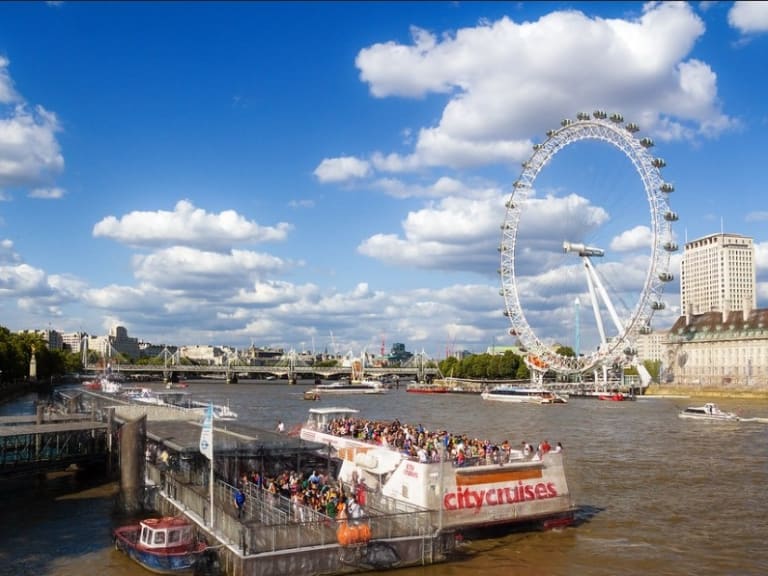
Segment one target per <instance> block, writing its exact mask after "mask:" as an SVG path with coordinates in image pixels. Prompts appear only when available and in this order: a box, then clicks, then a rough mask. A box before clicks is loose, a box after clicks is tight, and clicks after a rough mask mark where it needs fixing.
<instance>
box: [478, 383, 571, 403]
mask: <svg viewBox="0 0 768 576" xmlns="http://www.w3.org/2000/svg"><path fill="white" fill-rule="evenodd" d="M480 396H481V398H482V399H483V400H498V401H501V402H516V403H518V404H565V403H566V402H568V400H567V399H566V398H565V396H561V395H560V394H556V393H555V392H552V391H551V390H546V389H544V388H525V387H520V386H509V385H507V384H500V385H498V386H494V387H493V388H490V389H488V390H483V392H482V394H481V395H480Z"/></svg>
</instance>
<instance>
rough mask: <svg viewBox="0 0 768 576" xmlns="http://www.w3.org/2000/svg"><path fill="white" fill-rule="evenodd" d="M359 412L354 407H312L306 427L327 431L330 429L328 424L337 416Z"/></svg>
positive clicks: (343, 416) (346, 415) (352, 414)
mask: <svg viewBox="0 0 768 576" xmlns="http://www.w3.org/2000/svg"><path fill="white" fill-rule="evenodd" d="M359 412H360V411H359V410H355V409H354V408H335V407H326V408H310V409H309V416H308V417H307V423H306V425H305V428H309V429H310V430H317V431H318V432H325V431H327V430H328V425H329V424H330V423H331V422H332V421H333V420H335V419H336V418H348V417H350V416H354V415H355V414H358V413H359Z"/></svg>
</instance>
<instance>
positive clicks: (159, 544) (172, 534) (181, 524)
mask: <svg viewBox="0 0 768 576" xmlns="http://www.w3.org/2000/svg"><path fill="white" fill-rule="evenodd" d="M195 532H196V531H195V526H194V524H193V523H192V522H191V521H190V520H189V519H187V518H185V517H180V516H164V517H162V518H147V519H145V520H141V521H140V522H137V523H135V524H129V525H126V526H121V527H119V528H116V529H115V531H114V533H113V536H114V539H115V548H116V549H118V550H120V551H121V552H124V553H125V554H127V555H128V556H129V557H130V558H131V559H132V560H134V561H135V562H137V563H138V564H140V565H141V566H143V567H144V568H146V569H147V570H149V571H151V572H154V573H156V574H191V573H192V572H193V571H194V569H195V565H196V564H197V563H198V561H199V559H200V557H201V555H202V554H203V552H205V550H206V548H207V547H208V546H207V544H206V543H205V542H202V541H200V540H198V539H197V537H196V533H195Z"/></svg>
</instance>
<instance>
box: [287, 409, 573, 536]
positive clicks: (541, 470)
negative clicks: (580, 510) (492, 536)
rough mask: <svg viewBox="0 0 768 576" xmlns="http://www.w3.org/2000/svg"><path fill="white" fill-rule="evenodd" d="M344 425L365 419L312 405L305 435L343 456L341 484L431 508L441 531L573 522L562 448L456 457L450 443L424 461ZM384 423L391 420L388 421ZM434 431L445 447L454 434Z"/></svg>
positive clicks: (361, 423)
mask: <svg viewBox="0 0 768 576" xmlns="http://www.w3.org/2000/svg"><path fill="white" fill-rule="evenodd" d="M340 423H346V425H347V426H349V425H352V423H354V425H355V430H356V431H357V432H360V431H361V430H363V426H365V423H366V421H364V420H362V419H360V418H359V417H358V410H355V409H352V408H339V407H328V408H310V409H309V417H308V420H307V422H306V424H304V425H303V426H302V428H301V431H300V433H299V434H300V437H301V438H302V439H304V440H307V441H310V442H317V443H320V444H323V445H325V446H326V448H324V449H323V450H324V453H328V452H329V451H330V454H331V456H332V457H335V458H337V459H339V460H340V461H341V466H340V469H339V479H340V480H341V481H342V482H345V483H353V482H354V481H355V479H357V480H364V481H365V484H366V486H367V487H368V489H369V490H373V491H375V492H380V493H381V494H383V495H384V496H387V497H389V498H392V499H393V500H395V501H398V502H401V503H402V504H403V505H411V506H412V507H411V508H410V509H412V510H415V509H418V510H425V511H428V512H429V513H430V519H431V522H432V524H433V526H435V527H437V528H438V529H439V528H456V529H481V528H486V527H489V526H497V527H499V526H503V527H507V526H511V525H535V526H537V527H541V528H549V527H554V526H563V525H568V524H570V523H571V522H572V521H573V512H574V507H573V505H572V502H571V495H570V492H569V490H568V483H567V481H566V478H565V471H564V468H563V455H562V453H555V452H548V453H547V454H544V455H543V456H542V457H540V458H531V457H526V456H524V455H523V452H522V451H520V450H516V449H511V448H509V447H508V446H507V447H505V448H504V449H503V450H501V449H500V450H498V451H494V452H491V453H490V454H495V456H490V455H489V456H487V457H483V458H473V457H470V456H469V455H467V456H466V458H461V457H458V453H459V452H460V450H459V449H457V459H456V460H454V459H453V457H452V456H451V455H448V454H447V453H445V450H444V449H443V450H441V452H443V454H440V453H439V452H435V454H433V455H432V456H431V457H429V458H426V459H425V458H424V457H423V454H422V455H420V456H421V457H418V456H417V457H411V456H409V455H408V454H407V453H405V452H404V451H403V450H402V449H400V448H397V447H395V446H392V447H390V446H385V445H382V444H375V443H372V442H369V441H366V440H364V439H361V438H360V437H359V436H360V434H359V433H358V434H356V435H355V436H352V435H350V434H346V435H338V431H339V424H340ZM375 424H376V423H369V425H370V426H374V425H375ZM378 424H381V425H385V426H392V424H391V423H389V422H388V423H378ZM415 428H416V427H413V429H415ZM333 432H337V433H333ZM425 434H426V432H425ZM434 436H435V438H437V439H438V440H435V443H436V445H438V446H444V444H443V442H444V441H445V439H446V437H448V438H450V436H449V435H448V433H447V432H446V431H442V432H440V433H437V434H435V435H434ZM415 437H418V433H416V435H415ZM454 438H457V437H456V436H454ZM502 446H505V445H504V444H502ZM462 454H463V452H462ZM467 454H469V448H468V447H467ZM436 455H437V456H436Z"/></svg>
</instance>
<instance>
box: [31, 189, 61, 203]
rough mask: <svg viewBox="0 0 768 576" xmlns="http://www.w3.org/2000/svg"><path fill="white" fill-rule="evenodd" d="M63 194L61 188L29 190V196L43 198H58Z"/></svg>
mask: <svg viewBox="0 0 768 576" xmlns="http://www.w3.org/2000/svg"><path fill="white" fill-rule="evenodd" d="M64 194H65V192H64V189H63V188H57V187H53V188H34V189H33V190H31V191H30V193H29V197H30V198H42V199H44V200H58V199H59V198H63V197H64Z"/></svg>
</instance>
